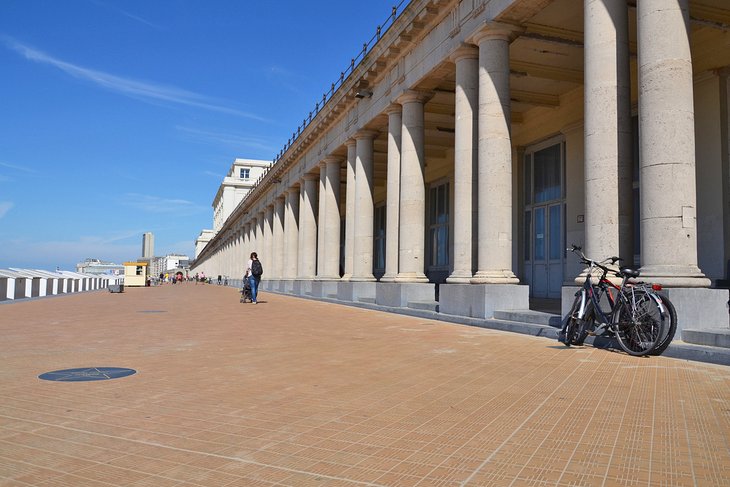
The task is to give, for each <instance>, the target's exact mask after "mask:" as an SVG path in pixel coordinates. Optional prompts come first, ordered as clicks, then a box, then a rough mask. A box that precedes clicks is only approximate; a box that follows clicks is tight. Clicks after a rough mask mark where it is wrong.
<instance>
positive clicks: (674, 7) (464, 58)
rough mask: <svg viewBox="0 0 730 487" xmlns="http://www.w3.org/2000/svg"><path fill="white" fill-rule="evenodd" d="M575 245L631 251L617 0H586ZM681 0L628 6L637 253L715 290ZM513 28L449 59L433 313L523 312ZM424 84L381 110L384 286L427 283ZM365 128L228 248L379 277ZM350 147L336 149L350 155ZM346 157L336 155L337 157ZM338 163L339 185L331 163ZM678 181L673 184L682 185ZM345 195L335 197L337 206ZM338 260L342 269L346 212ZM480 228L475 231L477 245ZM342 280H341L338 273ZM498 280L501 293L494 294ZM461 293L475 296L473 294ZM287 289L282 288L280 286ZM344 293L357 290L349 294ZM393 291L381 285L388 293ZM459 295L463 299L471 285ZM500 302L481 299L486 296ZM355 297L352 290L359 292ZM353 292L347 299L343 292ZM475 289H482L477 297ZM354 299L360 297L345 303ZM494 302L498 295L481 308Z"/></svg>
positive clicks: (308, 271) (319, 269)
mask: <svg viewBox="0 0 730 487" xmlns="http://www.w3.org/2000/svg"><path fill="white" fill-rule="evenodd" d="M584 9H585V25H584V30H585V37H584V47H583V48H584V56H585V63H584V64H585V74H584V83H585V105H584V109H585V119H584V143H585V162H584V167H585V183H584V184H585V192H586V194H587V195H588V196H587V197H586V201H585V217H586V222H587V225H586V227H585V250H586V253H587V254H589V255H595V256H598V255H614V254H615V255H632V254H633V248H632V245H633V243H632V242H633V235H632V231H633V229H632V221H633V220H632V218H633V216H632V211H633V210H632V188H631V180H632V173H631V170H632V169H631V158H632V155H631V140H632V139H631V107H630V104H631V98H630V97H631V93H630V85H631V79H630V72H629V59H630V56H629V42H628V13H627V5H626V2H624V1H622V0H601V1H595V0H584ZM686 13H687V0H642V1H641V2H639V3H638V6H637V19H638V33H639V42H638V70H639V73H638V76H639V97H638V98H639V130H640V133H641V137H640V148H639V150H640V154H641V194H642V199H641V210H640V211H641V219H640V222H641V256H642V262H643V268H642V272H643V274H644V275H645V276H647V279H652V278H660V279H661V280H662V281H663V282H665V283H667V284H670V285H674V286H679V287H689V288H703V287H708V286H709V280H708V279H706V278H705V277H704V275H703V274H702V272H701V271H700V269H699V267H698V259H697V229H696V193H695V191H696V190H695V175H694V174H695V153H694V126H693V123H694V118H693V115H694V112H693V106H692V98H693V97H692V92H693V79H692V59H691V54H690V49H689V40H688V24H687V23H688V18H687V16H686ZM519 35H521V31H520V30H519V29H518V28H516V27H515V26H513V25H508V24H501V23H498V22H488V23H486V24H485V25H484V26H483V27H482V28H481V29H480V30H479V31H478V32H477V33H475V34H473V35H471V36H469V37H468V38H467V42H466V43H464V44H462V45H460V46H459V47H458V48H457V49H456V50H454V51H452V52H451V54H450V60H451V61H452V62H453V64H454V65H455V75H456V83H455V84H456V87H455V94H454V107H455V108H454V111H455V114H454V121H455V124H454V147H453V150H454V184H453V192H454V195H453V198H454V199H453V201H454V209H453V212H452V215H453V236H452V241H453V251H452V259H451V263H450V264H451V273H450V275H449V277H448V279H447V281H446V282H447V284H443V285H442V286H441V292H440V295H441V299H440V304H441V311H442V312H444V311H445V312H448V313H450V312H453V313H456V314H459V313H463V309H462V308H463V300H464V299H470V300H474V299H476V300H477V301H480V302H483V301H485V300H486V301H487V303H486V304H483V303H482V304H480V306H482V307H483V309H481V311H478V312H476V313H477V314H478V315H481V316H486V317H489V316H490V313H491V310H493V309H494V307H495V306H500V305H501V306H506V307H508V308H509V307H512V308H527V307H528V305H527V296H528V292H527V290H526V289H524V288H526V286H519V285H518V286H516V284H518V283H519V280H518V278H517V277H516V272H515V269H513V262H514V258H513V249H514V245H513V239H514V238H515V237H514V235H513V233H514V222H513V214H514V208H513V204H514V203H513V202H514V201H515V199H514V198H513V190H514V188H513V185H514V182H513V174H512V168H513V143H512V140H511V133H510V131H511V119H510V117H511V97H510V50H509V48H510V43H511V42H512V40H513V39H515V38H516V37H517V36H519ZM431 96H432V93H430V92H428V91H422V90H420V89H419V88H418V87H417V86H413V87H410V88H409V89H405V90H401V91H400V92H399V93H398V96H393V98H392V99H391V100H390V103H389V104H388V105H387V108H386V109H385V110H384V111H383V112H382V114H380V115H382V116H383V118H385V117H387V129H386V130H387V178H386V179H387V188H386V190H387V198H386V201H387V206H386V212H387V213H386V214H387V217H386V221H387V227H386V229H387V233H386V243H385V249H386V252H385V274H384V276H383V277H382V279H381V285H383V284H390V283H392V284H400V285H407V286H415V285H423V286H431V288H432V287H433V284H430V283H428V278H427V277H426V270H427V266H426V262H425V257H426V255H425V250H426V248H427V246H426V242H425V235H426V228H425V225H426V207H425V201H426V183H425V169H424V168H425V163H426V160H425V157H426V156H425V144H426V141H425V134H424V125H425V124H424V111H425V108H424V107H425V106H426V104H427V103H428V101H429V99H430V97H431ZM372 127H373V124H369V125H366V124H361V125H360V126H359V127H355V129H354V130H352V131H351V132H350V138H349V139H347V140H346V142H345V143H344V146H345V147H342V148H339V147H338V148H337V150H336V151H331V152H330V153H329V154H324V155H323V156H322V159H321V161H320V162H319V164H318V165H315V166H314V167H313V169H312V170H316V169H318V171H319V174H316V173H315V172H312V173H307V174H303V175H302V176H300V177H299V178H298V179H297V180H296V181H295V182H294V183H292V182H291V181H290V186H289V187H288V188H286V189H285V190H284V191H283V192H282V193H281V194H275V195H272V196H273V198H269V199H268V200H269V201H273V203H270V204H269V206H268V207H266V208H265V210H264V211H263V212H262V211H260V212H259V213H258V214H256V215H253V214H252V215H250V217H251V218H250V219H249V220H248V221H247V222H246V224H245V225H244V226H242V227H241V229H240V230H239V232H240V235H239V236H238V240H236V242H237V244H236V245H235V246H234V247H233V248H234V251H235V252H236V253H240V252H241V251H244V254H245V255H246V256H247V255H248V251H249V250H248V249H254V248H256V249H258V250H259V254H260V255H261V256H262V259H263V260H264V261H268V268H267V276H266V277H267V279H269V280H281V281H286V280H288V281H295V280H300V281H305V280H306V281H338V282H347V283H352V284H354V285H355V284H357V283H361V284H362V286H360V288H361V289H369V290H368V291H364V292H365V295H366V296H365V295H363V296H364V297H367V298H372V299H376V300H378V299H379V297H378V295H377V294H376V292H375V291H372V289H373V288H372V287H366V286H365V284H368V283H372V282H373V281H375V278H374V277H373V243H374V242H373V240H374V236H373V219H374V204H373V202H374V195H373V190H374V188H373V177H374V176H373V165H374V161H373V153H374V149H373V143H374V139H375V138H376V137H377V136H378V135H379V132H378V131H377V130H374V129H373V128H372ZM345 148H346V149H345ZM345 150H346V154H347V155H346V157H344V158H343V157H342V156H338V155H337V154H341V153H342V152H344V151H345ZM343 165H344V166H345V168H346V175H347V176H346V181H345V186H344V187H345V194H344V195H342V194H339V193H340V170H341V167H342V166H343ZM677 181H681V184H677ZM343 198H344V201H342V200H343ZM342 209H344V225H345V228H344V245H343V246H342V248H344V256H342V257H343V259H342V261H343V263H344V265H343V268H342V269H340V260H341V259H340V258H341V255H340V251H341V250H340V249H341V242H340V239H341V237H340V235H341V228H340V225H341V223H340V218H341V210H342ZM475 237H476V238H475ZM341 273H342V274H343V276H342V277H340V274H341ZM495 286H502V287H501V288H500V289H510V290H511V291H509V292H508V293H506V294H508V295H509V294H511V295H512V296H513V298H510V299H505V297H504V296H505V293H504V292H501V291H500V292H494V289H495ZM467 288H471V289H477V291H474V292H476V295H474V294H469V297H467V298H464V296H465V295H466V294H468V293H470V292H472V291H468V290H467ZM281 289H282V290H284V289H286V288H285V287H282V288H281ZM353 289H354V288H353ZM389 289H390V288H389ZM465 293H466V294H465ZM490 293H491V294H493V295H494V296H496V297H495V298H493V299H492V298H489V294H490ZM355 294H357V293H355ZM353 296H355V295H353ZM474 296H477V297H474ZM355 297H356V296H355ZM490 299H491V300H492V302H488V301H490Z"/></svg>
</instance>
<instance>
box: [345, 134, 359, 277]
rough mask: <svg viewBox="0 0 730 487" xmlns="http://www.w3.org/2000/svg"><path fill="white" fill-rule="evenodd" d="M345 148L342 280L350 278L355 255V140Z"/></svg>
mask: <svg viewBox="0 0 730 487" xmlns="http://www.w3.org/2000/svg"><path fill="white" fill-rule="evenodd" d="M345 145H346V146H347V186H346V189H345V191H346V193H345V274H344V275H343V276H342V280H344V281H349V280H350V278H351V277H352V272H353V267H354V262H355V259H354V253H355V192H356V191H355V166H356V159H357V143H356V142H355V139H349V140H348V141H347V142H345Z"/></svg>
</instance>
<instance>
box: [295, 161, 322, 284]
mask: <svg viewBox="0 0 730 487" xmlns="http://www.w3.org/2000/svg"><path fill="white" fill-rule="evenodd" d="M317 179H318V177H317V176H316V175H314V174H305V175H304V177H303V178H302V182H301V185H302V191H301V200H300V201H301V205H300V207H299V270H298V273H297V279H303V280H311V279H314V277H315V269H316V263H317V222H316V221H315V218H314V208H315V206H316V199H317Z"/></svg>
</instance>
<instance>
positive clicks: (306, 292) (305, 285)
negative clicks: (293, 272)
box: [292, 278, 313, 296]
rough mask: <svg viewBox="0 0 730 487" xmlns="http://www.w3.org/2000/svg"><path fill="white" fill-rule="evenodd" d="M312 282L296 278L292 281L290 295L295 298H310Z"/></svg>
mask: <svg viewBox="0 0 730 487" xmlns="http://www.w3.org/2000/svg"><path fill="white" fill-rule="evenodd" d="M312 282H313V281H312V280H309V279H301V278H298V279H297V280H296V281H294V285H293V287H292V293H293V294H296V295H297V296H311V295H312Z"/></svg>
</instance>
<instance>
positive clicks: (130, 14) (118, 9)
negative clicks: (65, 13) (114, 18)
mask: <svg viewBox="0 0 730 487" xmlns="http://www.w3.org/2000/svg"><path fill="white" fill-rule="evenodd" d="M91 3H94V4H96V5H99V6H101V7H104V8H108V9H110V10H114V11H115V12H118V13H120V14H122V15H124V16H125V17H128V18H130V19H132V20H134V21H136V22H139V23H140V24H145V25H147V26H148V27H152V28H154V29H157V30H162V26H160V25H157V24H155V23H153V22H150V21H149V20H147V19H144V18H142V17H140V16H139V15H134V14H132V13H130V12H128V11H126V10H122V9H121V8H119V7H117V6H115V5H110V4H107V3H104V2H99V1H96V0H91Z"/></svg>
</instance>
